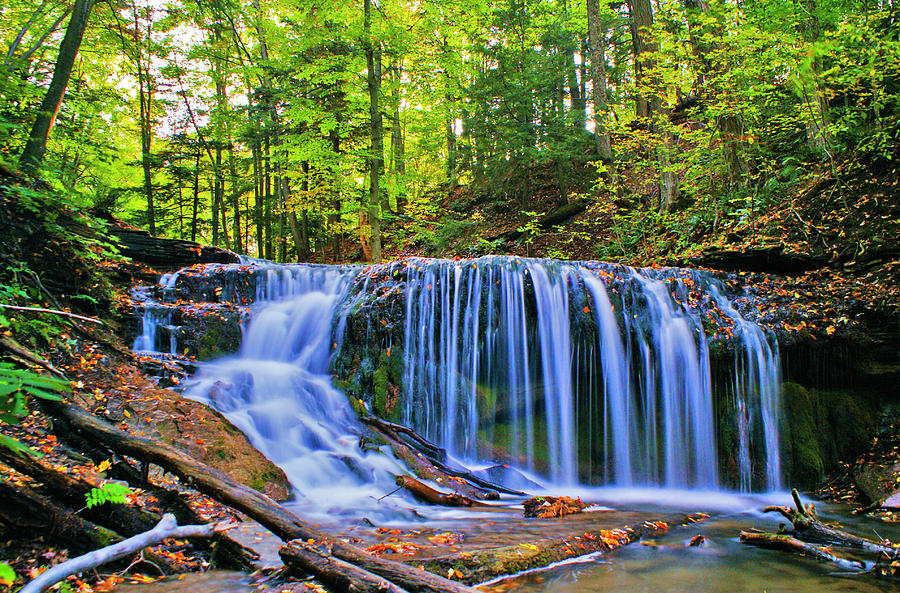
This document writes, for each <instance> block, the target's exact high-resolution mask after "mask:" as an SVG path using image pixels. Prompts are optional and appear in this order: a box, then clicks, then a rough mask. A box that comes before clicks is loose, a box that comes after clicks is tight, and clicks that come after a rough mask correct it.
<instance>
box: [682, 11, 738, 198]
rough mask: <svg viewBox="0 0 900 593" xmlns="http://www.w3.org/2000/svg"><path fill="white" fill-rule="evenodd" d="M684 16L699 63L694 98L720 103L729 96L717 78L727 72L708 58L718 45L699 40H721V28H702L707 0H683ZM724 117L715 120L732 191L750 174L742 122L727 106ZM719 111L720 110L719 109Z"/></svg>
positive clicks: (692, 47)
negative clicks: (745, 152)
mask: <svg viewBox="0 0 900 593" xmlns="http://www.w3.org/2000/svg"><path fill="white" fill-rule="evenodd" d="M684 8H685V13H686V14H687V21H688V31H689V38H690V42H691V49H692V51H693V53H694V57H695V58H696V60H697V62H698V70H699V71H698V73H697V76H696V78H695V80H694V90H693V92H694V94H695V95H697V96H699V95H700V94H701V93H706V94H708V95H713V96H714V97H715V98H716V99H717V100H719V101H727V100H728V99H727V97H728V93H727V92H725V91H724V90H723V89H721V87H720V85H721V83H720V81H719V80H718V79H719V77H720V76H722V75H723V74H725V73H726V72H727V69H728V66H727V65H726V64H722V63H716V62H713V61H712V59H711V58H710V56H711V55H713V54H716V53H721V49H722V47H721V43H719V42H712V43H711V44H706V43H703V41H702V39H703V38H705V37H707V35H709V36H712V37H713V38H714V39H721V38H722V36H723V32H722V28H721V26H715V27H712V28H709V27H708V26H707V25H705V24H704V19H703V18H698V17H701V16H702V15H704V13H709V10H710V8H709V2H708V1H707V0H684ZM723 107H725V110H726V113H724V114H723V115H720V116H718V117H717V118H716V127H717V128H718V131H719V136H720V138H721V141H722V154H723V157H724V160H725V167H726V175H727V178H728V185H729V186H730V187H732V188H736V187H741V186H743V185H744V182H745V180H746V177H747V173H748V171H749V167H748V165H747V160H746V158H745V157H744V146H743V144H744V143H743V141H742V140H741V138H742V137H743V136H744V129H743V128H744V125H743V118H742V117H741V116H740V114H739V113H733V112H730V111H731V109H730V107H728V106H723ZM720 109H721V107H720Z"/></svg>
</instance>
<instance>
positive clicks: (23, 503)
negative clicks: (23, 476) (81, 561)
mask: <svg viewBox="0 0 900 593" xmlns="http://www.w3.org/2000/svg"><path fill="white" fill-rule="evenodd" d="M4 529H8V530H10V532H9V533H6V534H4V535H6V536H7V537H13V536H15V537H21V536H22V535H23V534H32V535H33V536H34V537H43V538H46V539H47V540H50V541H53V542H55V543H57V544H59V545H61V546H64V547H66V548H68V549H69V550H71V551H74V552H75V553H81V552H86V551H89V550H94V549H96V548H98V547H103V546H108V545H110V544H113V543H115V542H118V541H121V540H122V537H121V536H119V534H117V533H115V532H113V531H110V530H109V529H106V528H104V527H100V526H99V525H95V524H93V523H91V522H90V521H86V520H84V519H82V518H81V517H79V516H78V515H76V514H74V513H73V512H71V511H70V510H68V509H64V508H62V507H60V506H58V505H56V504H55V503H53V502H52V501H50V500H48V499H46V498H44V497H43V496H40V495H38V494H36V493H35V492H33V491H31V490H30V489H28V488H15V487H13V486H12V485H10V484H7V483H6V482H2V481H0V533H3V531H4Z"/></svg>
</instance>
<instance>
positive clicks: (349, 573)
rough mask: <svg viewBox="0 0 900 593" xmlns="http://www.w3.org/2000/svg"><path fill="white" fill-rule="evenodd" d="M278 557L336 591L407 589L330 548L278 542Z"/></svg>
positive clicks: (399, 592) (398, 592)
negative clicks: (368, 570) (279, 547)
mask: <svg viewBox="0 0 900 593" xmlns="http://www.w3.org/2000/svg"><path fill="white" fill-rule="evenodd" d="M278 554H279V555H280V556H281V560H282V561H283V562H284V563H285V564H286V565H288V566H292V567H295V568H298V569H300V570H301V571H303V572H304V573H308V574H314V575H316V578H317V579H319V580H320V581H322V582H323V583H325V585H327V586H328V587H331V588H333V589H334V590H335V591H354V592H359V593H407V591H406V589H401V588H400V587H398V586H397V585H395V584H393V583H389V582H388V581H386V580H384V579H383V578H381V577H378V576H375V575H373V574H372V573H370V572H366V571H365V570H362V569H360V568H358V567H356V566H354V565H352V564H349V563H347V562H344V561H342V560H338V559H337V558H334V557H333V556H332V551H331V549H330V548H328V547H327V546H324V545H319V544H316V543H310V542H304V541H302V540H294V541H290V542H287V543H286V544H285V545H283V546H281V549H280V550H279V551H278Z"/></svg>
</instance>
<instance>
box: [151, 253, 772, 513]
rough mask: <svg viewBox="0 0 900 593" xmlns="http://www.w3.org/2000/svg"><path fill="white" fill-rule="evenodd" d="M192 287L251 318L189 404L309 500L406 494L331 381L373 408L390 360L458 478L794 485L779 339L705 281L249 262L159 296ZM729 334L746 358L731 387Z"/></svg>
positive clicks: (618, 269) (545, 269) (417, 420)
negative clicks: (237, 345) (504, 471)
mask: <svg viewBox="0 0 900 593" xmlns="http://www.w3.org/2000/svg"><path fill="white" fill-rule="evenodd" d="M188 286H191V287H193V288H191V290H193V291H195V292H196V294H197V295H201V296H200V297H198V299H199V300H202V299H203V298H214V299H217V300H216V302H229V303H246V302H249V301H253V304H252V306H251V308H250V311H251V315H250V321H249V323H248V324H247V326H246V328H245V330H244V333H243V341H242V345H241V349H240V352H239V353H238V354H237V355H236V356H232V357H228V358H224V359H220V360H218V361H215V362H210V363H205V364H204V365H202V366H201V369H200V371H199V373H198V374H197V376H196V377H194V379H193V380H192V381H191V382H190V384H189V385H188V386H187V389H186V395H188V396H189V397H192V398H195V399H198V400H201V401H205V402H208V403H209V404H211V405H213V406H214V407H216V408H217V409H219V410H220V411H222V412H223V413H225V414H226V416H227V417H228V418H229V419H230V420H231V421H232V422H234V423H235V425H237V426H238V427H239V428H240V429H241V430H242V431H243V432H244V433H245V434H247V435H248V437H249V438H250V439H251V441H252V442H253V443H254V445H255V446H257V447H258V448H259V449H260V450H261V451H262V452H263V453H264V454H266V455H267V456H268V457H269V458H270V459H272V460H273V461H275V462H276V463H277V464H279V465H280V466H281V467H282V468H283V469H285V471H286V473H287V475H288V477H289V479H290V480H291V482H292V483H293V484H294V485H295V486H296V487H297V490H298V491H299V493H300V494H301V495H302V496H304V497H307V498H308V499H309V500H311V501H320V502H323V501H324V502H325V504H326V506H327V505H328V504H337V502H338V500H339V499H335V496H337V494H336V493H341V494H340V495H341V496H348V495H350V493H352V494H353V495H355V496H356V498H355V500H356V503H353V504H358V503H359V500H360V498H361V497H363V498H364V497H376V498H377V497H378V496H381V495H383V494H384V493H385V492H388V491H390V490H391V489H392V487H391V486H390V484H391V481H390V473H391V472H393V473H397V472H398V471H401V470H400V468H399V467H398V466H397V465H396V462H395V461H393V460H392V459H391V458H389V457H388V456H384V455H380V454H379V453H378V452H377V451H376V452H370V453H364V452H363V451H361V450H360V448H359V446H358V444H357V443H358V440H359V434H361V433H362V429H361V427H360V426H359V425H358V423H357V422H356V419H355V413H354V411H353V410H352V408H351V407H350V405H349V403H348V396H347V395H345V394H344V393H342V392H341V391H340V390H338V389H336V388H335V387H334V386H333V381H332V379H333V377H332V376H331V375H330V374H329V373H334V372H338V373H343V375H339V376H337V379H338V381H344V382H346V383H345V384H349V383H354V384H355V385H358V386H361V387H359V388H360V389H362V390H363V392H361V393H357V392H354V394H355V395H354V397H357V396H358V397H361V398H362V399H364V400H366V402H367V404H369V405H370V406H372V405H374V404H376V403H377V401H376V400H377V396H376V395H375V394H374V393H372V387H371V386H372V385H373V384H374V382H375V378H374V377H375V376H376V375H377V374H378V372H380V371H379V370H378V368H379V367H378V365H379V364H380V363H384V361H385V360H390V361H392V363H394V362H395V363H396V364H397V365H398V366H397V368H398V369H400V370H398V371H397V376H396V377H394V380H395V381H396V384H397V385H396V386H395V387H394V389H395V390H396V391H394V392H393V393H394V397H395V400H396V405H394V404H392V405H391V406H389V409H390V412H389V415H390V416H391V418H393V419H394V420H397V421H400V422H402V423H404V424H407V425H409V426H411V427H412V428H414V429H416V430H417V431H419V432H420V433H422V434H424V435H425V436H426V437H428V438H430V439H432V440H434V441H436V442H437V443H439V444H440V445H441V446H443V447H445V448H446V449H447V452H448V454H449V455H450V456H451V457H452V458H454V459H456V460H459V461H461V462H463V463H470V464H473V465H474V464H485V463H504V464H510V465H513V466H516V467H519V468H521V469H523V470H526V471H528V472H530V473H532V474H534V475H537V476H543V477H544V478H545V479H546V480H548V481H550V482H552V483H555V484H560V485H567V484H597V485H600V484H611V485H618V486H665V487H673V488H687V487H689V488H703V489H714V488H718V487H721V486H723V485H725V486H728V487H737V488H740V489H742V490H750V489H773V488H778V487H780V486H781V467H780V462H779V439H778V422H779V401H778V389H779V383H780V376H779V367H778V346H777V343H776V341H775V340H774V338H773V337H772V336H770V335H769V334H768V333H767V332H766V331H764V330H763V329H762V328H760V327H759V326H757V325H756V324H755V323H752V322H751V321H748V320H747V319H745V318H743V317H742V316H741V314H740V312H739V311H738V308H737V307H736V306H735V305H734V304H733V303H732V301H731V300H730V298H731V297H729V296H728V295H729V294H733V291H732V292H730V291H729V290H728V289H727V287H726V286H725V285H723V284H721V283H720V282H719V281H717V280H715V279H714V278H712V277H711V276H709V275H706V274H704V273H700V272H696V271H690V270H677V269H649V268H648V269H634V268H629V267H626V266H618V265H612V264H604V263H599V262H561V261H554V260H535V259H523V258H514V257H499V256H487V257H483V258H479V259H476V260H460V261H450V260H427V259H419V258H410V259H406V260H403V261H400V262H394V263H390V264H383V265H379V266H369V267H367V268H361V267H336V266H318V265H275V264H272V263H270V262H263V261H253V262H250V263H245V264H243V265H240V266H210V267H209V268H208V269H207V271H206V272H205V273H199V272H196V271H194V272H191V273H186V272H183V273H181V274H180V275H167V276H166V277H164V279H163V280H162V281H161V284H160V287H158V288H159V291H160V293H161V294H169V293H171V294H175V293H178V291H179V290H181V291H182V292H181V293H178V294H180V295H181V296H180V297H179V298H181V299H182V300H184V299H185V293H184V291H186V290H188V288H187V287H188ZM204 295H205V296H204ZM192 298H193V297H192ZM171 300H173V301H174V300H176V299H175V298H174V297H173V298H172V299H171ZM151 309H153V308H152V307H150V306H146V307H145V309H144V310H145V311H150V310H151ZM144 321H145V325H144V331H143V334H142V337H140V338H139V339H138V341H137V342H136V347H137V346H138V345H141V346H142V347H143V348H144V349H151V348H154V347H166V346H167V345H165V344H162V345H161V344H160V343H159V342H160V339H159V338H158V337H156V336H155V335H154V333H153V332H154V331H155V328H156V327H158V326H159V324H160V323H162V322H165V323H169V321H164V320H159V319H157V318H156V317H152V316H150V315H149V314H146V315H145V319H144ZM717 332H718V333H717ZM722 332H725V334H727V337H726V338H725V339H724V342H726V343H727V344H729V345H730V346H729V347H730V348H731V347H733V358H734V362H733V368H731V370H730V372H729V373H726V374H727V376H728V377H729V378H730V380H729V382H728V383H727V384H720V385H716V384H713V373H712V372H711V365H712V361H711V359H712V355H711V353H710V350H711V347H712V346H711V345H713V344H717V345H720V344H721V343H723V338H722V335H723V333H722ZM170 334H171V335H174V331H173V332H170ZM169 346H171V350H170V351H171V352H175V351H176V350H175V345H174V344H172V345H169ZM726 352H730V350H727V349H726ZM398 356H399V357H400V358H399V359H397V357H398ZM717 360H718V361H719V365H720V366H721V360H722V358H721V355H720V356H719V358H717ZM400 363H402V364H400ZM720 374H721V373H716V374H715V376H716V377H719V376H720ZM379 380H380V381H382V383H381V384H379V385H380V387H379V388H380V389H384V388H385V385H384V377H383V376H382V378H381V379H379ZM719 382H720V383H721V381H719ZM367 385H368V386H369V387H366V386H367ZM366 389H368V390H369V391H368V392H366ZM723 398H724V399H723ZM723 430H724V431H725V432H728V433H729V434H733V435H736V436H734V442H730V441H728V442H725V441H723V440H722V437H721V436H717V435H721V434H723ZM722 468H732V469H724V470H723V469H722ZM723 471H724V472H726V474H727V477H726V475H723V474H722V472H723ZM346 506H348V507H350V506H352V504H348V505H346Z"/></svg>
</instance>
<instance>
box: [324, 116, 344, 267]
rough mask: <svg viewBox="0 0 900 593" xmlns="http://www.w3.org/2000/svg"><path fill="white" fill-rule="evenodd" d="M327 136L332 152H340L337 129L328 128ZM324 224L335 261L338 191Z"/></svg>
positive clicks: (338, 239)
mask: <svg viewBox="0 0 900 593" xmlns="http://www.w3.org/2000/svg"><path fill="white" fill-rule="evenodd" d="M328 137H329V138H330V139H331V150H332V152H334V154H336V155H338V154H340V153H341V136H340V134H339V133H338V131H337V130H335V129H332V130H329V132H328ZM326 224H327V225H328V231H329V234H330V238H329V251H331V258H332V261H334V262H337V261H339V260H340V259H341V235H340V226H341V197H340V194H339V193H338V192H334V194H333V197H332V200H331V211H330V212H329V213H328V217H327V218H326Z"/></svg>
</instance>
